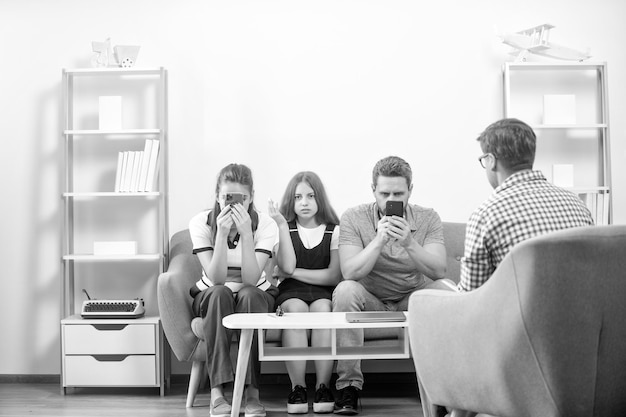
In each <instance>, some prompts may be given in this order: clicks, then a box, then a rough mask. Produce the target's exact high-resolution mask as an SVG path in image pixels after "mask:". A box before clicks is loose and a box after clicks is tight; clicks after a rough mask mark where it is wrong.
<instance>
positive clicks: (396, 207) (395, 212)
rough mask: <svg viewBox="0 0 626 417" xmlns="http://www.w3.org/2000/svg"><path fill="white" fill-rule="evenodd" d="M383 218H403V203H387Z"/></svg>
mask: <svg viewBox="0 0 626 417" xmlns="http://www.w3.org/2000/svg"><path fill="white" fill-rule="evenodd" d="M385 216H398V217H404V203H403V202H402V201H387V205H386V206H385Z"/></svg>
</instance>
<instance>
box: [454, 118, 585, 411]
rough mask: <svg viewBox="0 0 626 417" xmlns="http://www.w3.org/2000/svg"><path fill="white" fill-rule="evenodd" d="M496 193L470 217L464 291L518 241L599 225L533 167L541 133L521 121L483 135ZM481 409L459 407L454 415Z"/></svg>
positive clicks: (503, 124) (578, 201) (480, 281)
mask: <svg viewBox="0 0 626 417" xmlns="http://www.w3.org/2000/svg"><path fill="white" fill-rule="evenodd" d="M477 140H478V141H479V142H480V147H481V149H482V152H483V155H481V156H480V157H479V158H478V161H479V162H480V164H481V166H482V167H483V168H484V169H485V171H486V174H487V180H488V181H489V184H491V186H492V187H493V188H494V192H493V194H492V195H491V196H490V197H489V198H488V199H487V200H486V201H485V202H484V203H483V204H482V205H480V206H479V207H478V208H477V209H476V210H475V211H474V213H472V215H471V216H470V219H469V222H468V224H467V232H466V237H465V253H464V255H463V258H462V259H461V279H460V282H459V285H458V290H459V291H462V292H464V291H472V290H475V289H476V288H479V287H480V286H481V285H483V284H484V283H485V282H486V281H487V280H488V279H489V278H490V277H491V275H492V274H493V272H494V271H495V270H496V268H497V266H498V265H499V264H500V262H501V261H502V259H503V258H504V257H505V255H506V254H507V253H509V251H510V250H511V249H512V248H513V247H514V246H515V245H517V244H518V243H520V242H522V241H524V240H526V239H530V238H532V237H535V236H539V235H543V234H546V233H549V232H554V231H557V230H561V229H568V228H572V227H581V226H590V225H593V219H592V217H591V213H590V212H589V210H588V209H587V207H586V206H585V204H584V203H583V202H582V200H581V199H580V198H579V197H578V196H577V195H576V194H574V193H572V192H570V191H567V190H565V189H563V188H560V187H557V186H555V185H553V184H551V183H549V182H548V181H547V180H546V178H545V177H544V175H543V174H542V173H541V171H535V170H533V163H534V161H535V147H536V141H537V139H536V136H535V133H534V132H533V130H532V128H531V127H530V126H528V125H527V124H526V123H524V122H522V121H521V120H517V119H502V120H499V121H497V122H495V123H492V124H491V125H489V126H488V127H487V128H486V129H485V131H484V132H482V133H481V134H480V136H479V137H478V139H477ZM475 415H476V413H473V412H469V411H464V410H453V411H452V416H453V417H461V416H467V417H469V416H475Z"/></svg>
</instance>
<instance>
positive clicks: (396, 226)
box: [385, 216, 412, 247]
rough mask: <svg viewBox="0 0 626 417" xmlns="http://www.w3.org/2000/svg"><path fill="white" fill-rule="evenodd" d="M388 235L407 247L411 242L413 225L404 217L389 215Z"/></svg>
mask: <svg viewBox="0 0 626 417" xmlns="http://www.w3.org/2000/svg"><path fill="white" fill-rule="evenodd" d="M385 217H386V218H387V219H388V222H387V224H388V225H389V226H388V229H387V235H388V236H389V238H390V239H393V240H394V241H397V242H398V243H400V245H401V246H402V247H407V246H409V245H410V244H411V239H412V238H411V226H409V222H407V221H406V219H405V218H404V217H398V216H391V217H387V216H385Z"/></svg>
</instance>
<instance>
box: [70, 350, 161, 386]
mask: <svg viewBox="0 0 626 417" xmlns="http://www.w3.org/2000/svg"><path fill="white" fill-rule="evenodd" d="M63 377H64V381H63V385H64V386H81V385H84V386H133V385H138V386H155V385H157V381H158V376H157V366H156V357H155V356H154V355H129V356H124V355H102V356H97V355H94V356H89V355H85V356H66V357H65V372H64V374H63Z"/></svg>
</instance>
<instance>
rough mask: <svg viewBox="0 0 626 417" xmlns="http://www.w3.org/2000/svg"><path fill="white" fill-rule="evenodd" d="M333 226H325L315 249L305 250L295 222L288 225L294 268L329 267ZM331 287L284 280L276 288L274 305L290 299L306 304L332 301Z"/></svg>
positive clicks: (332, 288) (292, 279)
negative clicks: (321, 300) (325, 300)
mask: <svg viewBox="0 0 626 417" xmlns="http://www.w3.org/2000/svg"><path fill="white" fill-rule="evenodd" d="M334 229H335V225H334V224H329V225H326V230H325V231H324V237H323V238H322V241H321V242H320V243H319V244H318V245H317V246H315V247H313V248H311V249H307V248H305V247H304V244H302V240H301V239H300V235H299V234H298V227H297V226H296V222H290V223H289V235H290V236H291V241H292V242H293V249H294V251H295V253H296V268H304V269H325V268H328V265H330V241H331V239H332V237H333V230H334ZM334 289H335V287H333V286H324V285H313V284H307V283H305V282H302V281H298V280H297V279H295V278H286V279H285V280H283V281H282V282H281V283H280V285H279V286H278V291H279V293H278V297H277V298H276V305H281V304H282V303H283V301H285V300H288V299H290V298H299V299H300V300H302V301H304V302H305V303H307V304H311V303H312V302H313V301H315V300H319V299H327V300H330V299H332V295H333V290H334Z"/></svg>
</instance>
